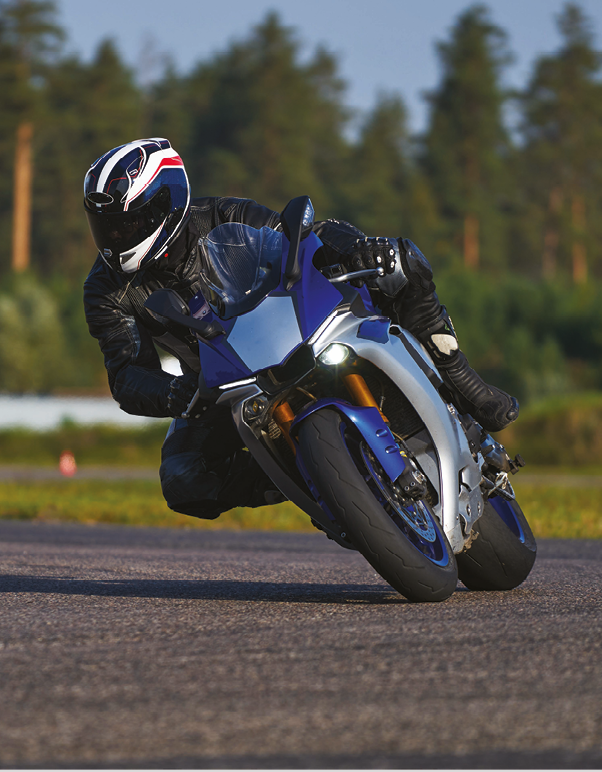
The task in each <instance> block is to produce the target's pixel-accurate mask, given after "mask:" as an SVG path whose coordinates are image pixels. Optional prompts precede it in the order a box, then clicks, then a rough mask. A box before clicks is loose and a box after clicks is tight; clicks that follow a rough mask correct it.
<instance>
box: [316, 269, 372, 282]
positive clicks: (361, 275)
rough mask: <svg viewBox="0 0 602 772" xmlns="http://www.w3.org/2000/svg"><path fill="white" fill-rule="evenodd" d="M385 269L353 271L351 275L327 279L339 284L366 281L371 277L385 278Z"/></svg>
mask: <svg viewBox="0 0 602 772" xmlns="http://www.w3.org/2000/svg"><path fill="white" fill-rule="evenodd" d="M384 275H385V269H384V268H382V267H380V266H379V267H378V268H365V269H364V270H362V271H352V272H351V273H343V274H341V275H339V276H332V277H331V276H327V277H326V278H327V279H328V281H329V282H330V283H331V284H339V283H340V282H342V281H352V280H353V279H366V278H368V277H369V276H384Z"/></svg>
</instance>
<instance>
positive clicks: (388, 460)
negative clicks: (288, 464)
mask: <svg viewBox="0 0 602 772" xmlns="http://www.w3.org/2000/svg"><path fill="white" fill-rule="evenodd" d="M325 408H328V409H331V410H332V409H334V410H336V411H337V412H339V413H341V415H343V416H344V417H345V418H348V419H349V421H351V423H352V424H353V425H354V426H355V428H356V429H357V431H358V432H359V433H360V434H361V435H362V437H363V438H364V440H365V441H366V443H367V444H368V446H369V447H370V449H371V450H372V452H373V453H374V455H375V456H376V458H377V459H378V461H379V463H380V465H381V466H382V468H383V469H384V471H385V474H386V475H387V476H388V477H389V479H390V480H391V482H395V480H397V478H398V477H399V475H400V474H401V473H402V472H403V470H404V469H405V468H406V462H405V460H404V458H403V456H402V455H401V451H400V450H399V447H398V446H397V443H396V442H395V438H394V437H393V434H392V433H391V430H390V429H389V427H388V426H387V424H386V423H385V422H384V421H383V418H382V416H381V414H380V412H379V410H378V408H376V407H356V406H355V405H350V404H349V403H348V402H344V401H343V400H339V399H328V398H327V399H319V400H317V401H316V402H314V403H312V404H311V405H308V406H307V407H306V408H305V409H304V410H302V411H301V412H300V413H299V414H298V415H297V416H296V417H295V420H294V421H293V423H292V424H291V428H290V433H291V437H292V438H293V439H295V437H296V434H297V430H298V427H299V425H300V424H301V423H303V421H304V420H305V419H306V418H307V417H308V416H310V415H313V414H314V413H317V412H318V410H324V409H325Z"/></svg>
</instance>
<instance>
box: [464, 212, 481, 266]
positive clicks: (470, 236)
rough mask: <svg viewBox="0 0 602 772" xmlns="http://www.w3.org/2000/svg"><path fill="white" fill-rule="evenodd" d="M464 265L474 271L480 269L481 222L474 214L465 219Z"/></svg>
mask: <svg viewBox="0 0 602 772" xmlns="http://www.w3.org/2000/svg"><path fill="white" fill-rule="evenodd" d="M464 265H465V266H466V268H469V269H470V270H472V271H475V270H476V269H477V268H478V267H479V220H478V217H477V216H476V215H474V214H467V215H466V216H465V218H464Z"/></svg>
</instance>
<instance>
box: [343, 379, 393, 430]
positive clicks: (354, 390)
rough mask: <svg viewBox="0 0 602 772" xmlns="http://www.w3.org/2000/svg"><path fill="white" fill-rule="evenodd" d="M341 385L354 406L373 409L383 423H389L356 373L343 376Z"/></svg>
mask: <svg viewBox="0 0 602 772" xmlns="http://www.w3.org/2000/svg"><path fill="white" fill-rule="evenodd" d="M343 383H344V384H345V386H346V388H347V391H348V392H349V394H350V395H351V398H352V399H353V401H354V402H355V404H356V405H360V406H361V407H375V408H376V409H377V410H378V412H379V413H380V414H381V416H382V418H383V421H385V422H386V423H389V422H388V420H387V416H386V415H385V414H384V413H383V412H382V410H381V409H380V408H379V406H378V403H377V402H376V400H375V399H374V397H373V396H372V392H371V391H370V389H369V388H368V384H367V383H366V381H365V380H364V379H363V378H362V376H361V375H359V374H358V373H349V374H348V375H344V376H343Z"/></svg>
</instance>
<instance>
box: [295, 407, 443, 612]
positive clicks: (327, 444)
mask: <svg viewBox="0 0 602 772" xmlns="http://www.w3.org/2000/svg"><path fill="white" fill-rule="evenodd" d="M299 446H300V452H301V455H302V458H303V461H304V463H305V466H306V467H307V471H308V473H309V475H310V477H311V479H312V481H313V483H314V485H315V487H316V489H317V490H318V491H319V493H320V495H321V496H322V498H323V500H324V503H325V504H326V505H327V507H328V509H329V510H330V511H331V513H332V514H333V516H334V517H335V518H336V520H337V521H338V522H339V524H341V525H342V526H343V527H344V529H345V530H346V532H347V536H348V538H349V539H350V540H351V541H352V542H353V544H354V545H355V546H356V547H357V549H358V550H359V551H360V552H361V553H362V555H363V556H364V557H365V558H366V560H367V561H368V562H369V563H370V565H371V566H373V567H374V569H375V570H376V571H378V573H379V574H380V575H381V576H382V577H383V579H385V581H387V582H388V583H389V584H390V585H391V586H392V587H394V588H395V589H396V590H397V591H398V592H400V593H401V594H402V595H404V596H405V597H406V598H408V599H409V600H412V601H423V602H424V601H440V600H445V599H446V598H448V597H449V596H450V595H451V594H452V593H453V592H454V590H455V588H456V584H457V579H458V571H457V567H456V560H455V558H454V555H453V553H452V550H451V548H450V546H449V542H448V541H447V538H446V537H445V534H444V533H443V531H442V529H441V526H440V525H439V522H438V520H437V518H436V517H435V516H434V514H433V513H432V511H431V509H430V506H429V504H428V502H427V501H425V500H421V501H418V502H413V501H408V500H407V499H404V498H403V496H402V494H401V490H400V489H398V487H397V486H396V485H395V483H391V481H390V480H389V479H388V477H387V476H386V475H385V474H384V472H383V470H382V468H381V466H380V464H379V463H378V460H377V459H376V457H375V456H374V454H373V453H372V451H371V449H370V448H369V447H368V445H367V444H366V443H365V442H364V441H363V439H362V438H361V437H360V436H359V435H358V434H357V432H356V431H355V430H354V428H353V425H347V423H346V420H345V419H344V418H343V417H342V416H341V415H340V414H339V413H337V412H336V411H334V410H328V409H324V410H320V411H318V412H317V413H314V414H313V415H311V416H309V417H308V418H307V419H306V420H305V421H303V423H302V424H301V427H300V429H299Z"/></svg>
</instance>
